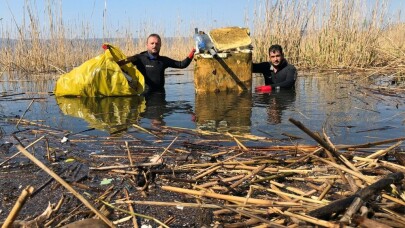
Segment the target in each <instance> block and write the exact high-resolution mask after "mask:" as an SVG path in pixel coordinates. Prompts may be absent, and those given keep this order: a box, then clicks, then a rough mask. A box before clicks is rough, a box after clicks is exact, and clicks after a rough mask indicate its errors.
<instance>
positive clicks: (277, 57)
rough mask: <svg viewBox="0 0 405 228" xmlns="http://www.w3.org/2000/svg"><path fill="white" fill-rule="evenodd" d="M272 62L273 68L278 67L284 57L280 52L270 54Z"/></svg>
mask: <svg viewBox="0 0 405 228" xmlns="http://www.w3.org/2000/svg"><path fill="white" fill-rule="evenodd" d="M269 57H270V62H271V64H272V65H273V66H275V67H277V66H278V65H280V63H281V62H282V61H283V59H284V56H283V54H281V53H280V52H279V51H275V52H269Z"/></svg>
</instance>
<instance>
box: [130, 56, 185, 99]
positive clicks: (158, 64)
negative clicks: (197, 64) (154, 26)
mask: <svg viewBox="0 0 405 228" xmlns="http://www.w3.org/2000/svg"><path fill="white" fill-rule="evenodd" d="M128 59H131V62H132V63H133V64H134V65H135V66H136V67H137V68H138V70H139V71H140V72H141V73H142V74H143V76H144V77H145V83H146V85H148V87H149V91H157V90H160V91H164V86H165V76H164V74H165V69H166V68H169V67H171V68H181V69H183V68H186V67H188V65H190V63H191V61H192V59H190V58H188V57H187V58H185V59H184V60H183V61H177V60H174V59H171V58H169V57H166V56H158V57H155V58H153V56H151V55H150V54H148V52H147V51H144V52H141V53H139V54H137V55H134V56H132V57H129V58H128Z"/></svg>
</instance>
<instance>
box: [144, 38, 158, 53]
mask: <svg viewBox="0 0 405 228" xmlns="http://www.w3.org/2000/svg"><path fill="white" fill-rule="evenodd" d="M160 45H161V43H160V40H159V39H158V38H157V37H154V36H151V37H149V38H148V41H147V42H146V50H147V51H148V52H149V53H151V54H159V52H160Z"/></svg>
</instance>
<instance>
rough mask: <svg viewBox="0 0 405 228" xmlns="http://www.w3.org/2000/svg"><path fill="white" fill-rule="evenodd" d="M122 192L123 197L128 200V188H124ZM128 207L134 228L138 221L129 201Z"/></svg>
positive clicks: (136, 227) (136, 226)
mask: <svg viewBox="0 0 405 228" xmlns="http://www.w3.org/2000/svg"><path fill="white" fill-rule="evenodd" d="M124 192H125V198H126V199H127V200H129V194H128V190H127V189H126V188H124ZM128 209H129V211H130V212H131V213H132V216H131V217H132V223H133V224H134V228H138V222H137V221H136V216H135V215H134V214H135V211H134V208H132V205H131V204H130V203H128Z"/></svg>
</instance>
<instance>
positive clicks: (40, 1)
mask: <svg viewBox="0 0 405 228" xmlns="http://www.w3.org/2000/svg"><path fill="white" fill-rule="evenodd" d="M319 1H324V0H319ZM369 1H370V2H374V1H372V0H369ZM24 2H25V0H0V6H1V7H0V29H6V28H8V27H11V26H15V24H14V21H13V16H12V14H13V15H14V17H15V19H16V21H17V24H20V23H21V22H22V15H23V12H24V8H23V6H24ZM29 2H31V4H32V5H33V8H34V12H36V15H46V14H44V12H45V11H46V4H47V2H53V3H54V5H56V6H58V5H59V3H61V4H62V5H61V6H62V14H63V20H64V23H65V25H69V24H70V25H72V24H75V23H80V22H86V23H89V27H90V28H92V29H93V30H94V31H95V33H96V36H97V37H102V34H103V24H105V25H106V27H107V28H108V29H109V30H110V32H114V30H115V31H116V32H124V31H123V29H122V28H135V29H134V30H133V31H132V32H136V28H141V29H142V28H143V29H144V28H145V27H146V26H145V24H146V25H149V26H152V27H153V26H156V27H158V28H157V30H158V31H156V32H160V31H161V30H162V29H164V31H165V35H166V36H172V35H174V34H178V33H182V34H183V35H187V33H190V34H191V33H193V28H194V27H199V28H200V29H201V30H208V29H210V28H213V27H223V26H242V27H246V26H248V25H247V24H246V20H245V19H246V16H247V15H248V18H249V20H251V19H252V15H253V13H254V10H255V9H256V8H257V4H258V2H263V1H257V0H204V1H201V0H200V1H197V0H154V1H149V0H119V1H118V0H36V1H33V0H32V1H29ZM8 6H9V7H10V9H9V8H8ZM56 8H57V9H56V10H59V7H56ZM390 8H391V9H392V10H394V9H395V11H398V9H401V10H402V14H404V13H405V12H403V11H405V1H403V0H390ZM105 9H106V17H103V13H104V10H105ZM25 12H27V11H25ZM391 12H393V11H391ZM11 13H12V14H11ZM26 15H27V13H26ZM1 18H2V19H1ZM104 19H105V22H104ZM40 20H44V21H47V20H48V18H44V17H42V18H41V17H40ZM402 21H405V20H404V15H402ZM80 26H81V25H80ZM162 27H163V28H162ZM206 27H210V28H206ZM153 29H154V28H150V30H153ZM176 30H180V31H179V32H177V33H176V32H175V31H176ZM0 32H1V31H0ZM149 32H150V31H148V32H147V33H149Z"/></svg>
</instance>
